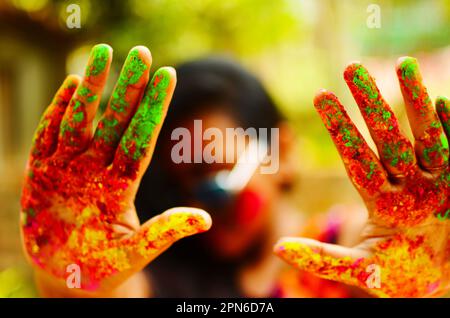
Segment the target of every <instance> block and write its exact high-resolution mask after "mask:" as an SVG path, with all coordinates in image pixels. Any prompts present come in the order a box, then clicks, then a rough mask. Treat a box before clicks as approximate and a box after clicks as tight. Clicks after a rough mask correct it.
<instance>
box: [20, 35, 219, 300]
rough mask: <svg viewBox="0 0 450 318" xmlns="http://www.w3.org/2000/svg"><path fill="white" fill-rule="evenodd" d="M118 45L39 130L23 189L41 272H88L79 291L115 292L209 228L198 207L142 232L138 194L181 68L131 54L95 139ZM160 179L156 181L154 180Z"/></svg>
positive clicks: (98, 58) (55, 105) (136, 51)
mask: <svg viewBox="0 0 450 318" xmlns="http://www.w3.org/2000/svg"><path fill="white" fill-rule="evenodd" d="M111 59H112V49H111V48H110V47H109V46H107V45H104V44H100V45H96V46H94V48H93V49H92V51H91V55H90V58H89V62H88V65H87V68H86V73H85V76H84V78H83V79H82V80H80V79H79V77H77V76H74V75H70V76H68V77H67V78H66V80H65V81H64V83H63V84H62V86H61V88H60V89H59V90H58V92H57V93H56V96H55V97H54V99H53V101H52V103H51V104H50V106H49V107H48V108H47V110H46V111H45V113H44V115H43V117H42V119H41V122H40V124H39V126H38V129H37V131H36V134H35V137H34V140H33V146H32V150H31V155H30V158H29V162H28V165H27V169H26V178H25V185H24V187H23V192H22V199H21V205H22V212H21V230H22V236H23V243H24V246H25V250H26V253H27V256H28V258H29V259H30V261H31V263H32V265H33V266H34V267H35V268H36V270H37V271H38V272H39V273H44V275H47V276H48V277H50V279H54V280H55V281H58V282H60V283H61V284H65V279H66V277H67V275H68V273H67V268H68V266H69V265H71V264H76V265H78V266H79V268H80V270H81V288H82V289H83V290H86V291H96V292H98V291H106V290H111V289H113V288H115V287H116V286H118V285H119V284H121V283H122V282H124V281H125V280H126V279H127V278H128V277H130V276H131V275H132V274H134V273H136V272H138V271H139V270H141V269H142V268H143V267H144V266H145V265H147V264H148V263H149V262H150V261H152V260H153V259H154V258H155V257H157V256H158V255H159V254H161V253H162V252H163V251H164V250H166V249H167V248H168V247H169V246H170V245H171V244H172V243H174V242H175V241H176V240H178V239H180V238H183V237H185V236H188V235H192V234H196V233H199V232H203V231H206V230H208V229H209V227H210V226H211V219H210V217H209V215H208V214H207V213H206V212H204V211H202V210H198V209H190V208H176V209H172V210H169V211H166V212H165V213H163V214H161V215H158V216H156V217H154V218H152V219H151V220H149V221H147V222H146V223H145V224H143V225H142V226H141V225H140V224H139V220H138V218H137V215H136V210H135V207H134V203H133V202H134V198H135V194H136V191H137V189H138V186H139V182H140V180H141V178H142V175H143V173H144V172H145V170H146V168H147V166H148V164H149V162H150V159H151V156H152V153H153V149H154V147H155V143H156V139H157V136H158V133H159V130H160V128H161V125H162V122H163V120H164V117H165V115H166V112H167V108H168V105H169V102H170V100H171V98H172V94H173V91H174V88H175V82H176V76H175V70H174V69H172V68H169V67H164V68H160V69H158V70H157V71H156V72H155V74H154V75H153V78H152V80H151V81H150V82H149V83H148V81H149V74H150V65H151V55H150V51H149V50H148V49H147V48H145V47H135V48H133V49H132V50H131V51H130V53H129V55H128V57H127V60H126V61H125V64H124V66H123V69H122V71H121V73H120V76H119V79H118V81H117V84H116V86H115V88H114V90H113V93H112V95H111V98H110V100H109V104H108V107H107V109H106V111H105V113H104V114H103V116H102V118H101V119H100V121H99V123H98V126H97V128H96V130H95V134H94V135H93V134H92V126H93V120H94V117H95V113H96V110H97V106H98V104H99V101H100V96H101V93H102V91H103V88H104V86H105V82H106V79H107V77H108V73H109V68H110V64H111ZM154 182H158V180H154Z"/></svg>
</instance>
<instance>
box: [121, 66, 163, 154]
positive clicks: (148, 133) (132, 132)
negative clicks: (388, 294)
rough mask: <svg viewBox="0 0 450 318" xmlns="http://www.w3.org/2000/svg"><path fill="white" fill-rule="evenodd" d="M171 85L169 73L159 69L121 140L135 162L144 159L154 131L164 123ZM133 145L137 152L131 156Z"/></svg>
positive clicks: (123, 148)
mask: <svg viewBox="0 0 450 318" xmlns="http://www.w3.org/2000/svg"><path fill="white" fill-rule="evenodd" d="M155 81H159V82H158V84H157V85H156V86H155V85H154V82H155ZM169 84H170V74H169V72H168V71H167V70H165V69H159V70H158V71H157V72H156V73H155V75H154V76H153V79H152V81H151V83H150V85H149V86H148V88H147V91H146V93H145V95H144V98H143V99H142V102H141V105H140V106H139V108H138V110H137V111H136V114H135V115H134V117H133V119H132V121H131V124H130V127H129V128H128V130H127V132H126V133H125V135H124V136H123V138H122V140H121V147H122V150H123V152H124V153H125V154H127V155H131V156H132V158H133V160H138V159H139V158H141V157H142V155H143V154H144V151H145V149H146V148H147V147H148V144H149V142H150V140H151V137H152V135H153V131H154V130H155V128H156V126H158V125H159V124H160V123H161V121H162V116H163V107H164V100H165V98H166V95H167V88H168V87H169ZM133 143H134V145H135V151H134V153H133V154H130V151H129V148H130V146H131V145H132V144H133Z"/></svg>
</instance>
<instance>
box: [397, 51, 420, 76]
mask: <svg viewBox="0 0 450 318" xmlns="http://www.w3.org/2000/svg"><path fill="white" fill-rule="evenodd" d="M400 70H401V72H402V79H403V80H404V79H405V77H406V78H408V79H412V78H415V77H416V76H417V74H418V73H419V64H418V63H417V60H416V59H415V58H412V57H407V58H406V59H405V60H404V61H403V62H402V63H401V64H400Z"/></svg>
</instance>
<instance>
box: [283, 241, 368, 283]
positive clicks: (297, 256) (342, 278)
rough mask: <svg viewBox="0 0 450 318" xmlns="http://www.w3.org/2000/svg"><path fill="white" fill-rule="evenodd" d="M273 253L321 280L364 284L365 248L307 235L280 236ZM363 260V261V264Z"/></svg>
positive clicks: (365, 275)
mask: <svg viewBox="0 0 450 318" xmlns="http://www.w3.org/2000/svg"><path fill="white" fill-rule="evenodd" d="M274 253H275V254H276V255H277V256H279V257H280V258H282V259H283V260H284V261H286V262H287V263H289V264H291V265H293V266H294V267H296V268H298V269H300V270H304V271H307V272H311V273H313V274H315V275H317V276H320V277H322V278H325V279H330V280H334V281H338V282H342V283H345V284H348V285H355V286H360V287H366V281H367V279H368V278H369V276H370V273H368V272H366V267H367V266H368V265H369V262H368V258H367V257H368V256H370V255H369V253H368V252H367V251H363V250H359V249H356V248H348V247H343V246H340V245H334V244H328V243H322V242H319V241H316V240H312V239H307V238H291V237H286V238H281V239H280V240H279V241H278V242H277V244H276V245H275V247H274ZM366 263H367V264H366Z"/></svg>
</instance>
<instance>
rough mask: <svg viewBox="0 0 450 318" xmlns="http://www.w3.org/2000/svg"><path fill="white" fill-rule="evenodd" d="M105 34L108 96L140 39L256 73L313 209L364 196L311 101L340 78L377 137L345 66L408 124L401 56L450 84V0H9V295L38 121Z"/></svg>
mask: <svg viewBox="0 0 450 318" xmlns="http://www.w3.org/2000/svg"><path fill="white" fill-rule="evenodd" d="M371 3H376V4H377V5H378V6H379V8H380V17H381V27H380V28H369V27H368V25H367V19H368V18H369V17H370V16H371V14H372V11H371V12H368V7H369V5H370V4H371ZM70 4H78V5H79V6H80V9H81V28H80V29H69V28H68V27H67V25H66V20H67V18H68V16H69V15H70V13H68V12H67V7H68V5H70ZM99 42H105V43H108V44H110V45H111V46H112V47H113V48H114V65H113V69H112V75H111V76H110V80H109V85H108V87H107V89H106V92H105V94H104V98H103V102H102V106H103V107H104V105H105V102H106V99H107V97H108V95H109V92H110V91H111V89H112V86H113V85H114V82H115V80H116V79H117V74H118V72H119V70H120V67H121V63H122V62H123V60H124V59H125V56H126V54H127V52H128V50H129V49H130V48H131V47H132V46H135V45H145V46H148V47H149V48H150V50H151V51H152V55H153V61H154V69H156V67H158V66H162V65H176V64H178V63H180V62H183V61H186V60H190V59H193V58H198V57H202V56H208V55H211V54H213V55H226V56H230V57H232V58H234V59H236V60H238V61H239V62H241V63H242V64H243V65H244V66H245V67H246V68H248V69H249V70H250V71H252V72H253V73H254V74H256V75H257V76H258V77H259V78H260V79H261V81H263V83H264V84H265V86H266V88H267V89H268V90H269V92H270V93H271V95H272V96H273V97H274V99H275V100H276V101H277V103H278V105H279V107H280V108H281V109H282V110H283V112H284V113H285V114H286V116H287V117H288V119H290V121H291V122H292V124H293V127H294V128H295V130H296V132H297V141H298V143H297V145H298V157H299V166H300V172H301V180H302V181H301V187H300V190H301V191H300V192H299V195H298V196H296V200H297V201H298V204H299V208H300V209H302V210H304V211H308V212H318V211H324V210H326V209H327V208H329V207H330V206H331V205H332V204H335V203H339V204H340V203H342V204H352V203H356V204H360V202H361V201H360V199H359V197H358V195H357V194H356V191H355V190H353V188H352V186H351V185H350V182H349V181H348V180H347V179H346V176H345V171H344V168H343V166H342V164H341V162H340V160H339V157H338V154H337V152H336V151H335V149H334V146H333V144H332V142H331V140H330V138H329V137H328V135H327V133H326V130H325V128H324V127H323V125H322V123H321V121H320V119H319V117H318V116H317V115H316V113H315V111H314V108H313V106H312V99H313V97H314V94H315V92H316V91H317V90H318V89H319V88H328V89H330V90H333V91H334V92H335V93H336V94H337V95H338V96H339V97H340V98H341V100H342V102H343V103H344V105H346V107H347V109H348V112H349V114H350V116H351V117H352V118H353V119H354V121H355V123H356V124H357V126H358V127H359V128H360V129H361V131H362V132H363V135H364V136H366V137H368V132H367V129H366V127H365V126H364V123H363V121H362V118H361V116H360V114H359V113H358V111H357V107H356V106H355V103H354V101H353V100H352V98H351V95H350V93H349V91H348V89H347V87H346V86H345V83H344V81H343V78H342V71H343V69H344V67H345V65H346V64H347V63H348V62H350V61H354V60H359V61H361V62H363V63H364V64H365V65H366V66H367V67H368V68H369V70H370V71H371V72H372V74H373V76H374V77H375V78H376V79H377V83H378V85H379V87H380V89H381V91H382V93H383V95H384V96H385V98H386V99H387V101H388V102H389V103H390V104H391V106H392V107H393V108H394V111H395V113H396V114H397V115H398V117H399V119H400V121H401V123H402V125H403V127H404V130H405V132H406V133H407V134H409V135H411V133H410V130H409V127H408V126H407V119H406V114H405V112H404V109H403V104H402V100H401V95H400V91H399V87H398V83H397V80H396V75H395V70H394V67H395V62H396V59H397V58H398V57H400V56H402V55H410V56H414V57H417V58H419V62H420V65H421V69H422V74H423V77H424V79H425V83H426V85H427V87H428V89H429V93H430V95H431V96H432V98H433V99H434V98H435V97H436V96H437V95H447V96H449V95H450V1H449V0H412V1H406V0H404V1H400V0H398V1H394V0H378V1H374V0H370V1H365V0H361V1H350V0H341V1H338V0H278V1H274V0H228V1H217V0H216V1H214V0H189V1H188V0H186V1H181V0H131V1H122V0H115V1H90V0H82V1H76V0H70V1H56V0H55V1H50V0H1V1H0V176H1V177H0V271H2V270H4V269H6V268H10V267H15V268H17V267H18V268H19V269H17V270H14V271H11V270H9V271H8V272H3V273H0V297H1V296H8V295H11V288H9V289H8V288H6V287H4V286H6V285H7V284H9V285H11V284H14V283H12V281H13V282H16V283H17V284H18V286H19V285H21V284H22V281H23V280H24V278H23V275H22V276H21V274H20V273H25V274H26V273H27V267H23V268H24V269H23V270H20V268H21V266H23V264H24V259H23V256H22V253H21V248H20V237H19V231H18V211H19V195H20V188H21V180H22V173H23V169H24V165H25V162H26V158H27V154H28V149H29V146H30V143H31V138H32V135H33V132H34V129H35V127H36V125H37V123H38V120H39V117H40V115H41V113H42V111H43V109H44V108H45V107H46V106H47V104H48V103H49V101H50V99H51V97H52V95H53V93H54V92H55V91H56V89H57V87H58V86H59V84H60V83H61V81H62V80H63V78H64V76H65V74H67V73H78V74H82V73H83V67H84V64H85V62H86V60H87V56H88V52H89V49H90V47H91V46H92V45H93V44H95V43H99ZM324 185H325V186H324ZM318 194H319V195H318ZM5 273H6V274H5ZM9 285H8V286H9ZM1 286H3V287H4V289H5V290H6V289H8V292H7V291H2V288H1ZM20 290H21V289H20V288H16V289H15V291H14V295H16V296H17V295H23V296H29V295H31V294H32V291H30V289H29V288H28V287H27V286H25V287H24V288H23V292H20Z"/></svg>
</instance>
